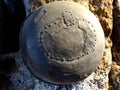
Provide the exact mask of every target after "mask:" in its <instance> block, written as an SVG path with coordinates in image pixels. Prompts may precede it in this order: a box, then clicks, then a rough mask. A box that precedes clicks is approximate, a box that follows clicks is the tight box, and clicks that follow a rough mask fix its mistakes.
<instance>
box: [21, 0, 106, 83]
mask: <svg viewBox="0 0 120 90" xmlns="http://www.w3.org/2000/svg"><path fill="white" fill-rule="evenodd" d="M104 40H105V39H104V33H103V30H102V28H101V25H100V23H99V21H98V20H97V18H96V17H95V16H94V15H93V14H92V13H91V12H90V11H89V10H88V9H86V8H85V7H83V6H81V5H79V4H77V3H74V2H68V1H60V2H54V3H49V4H46V5H44V6H41V7H40V8H39V9H37V10H35V11H34V12H33V13H32V14H31V15H30V16H29V17H28V18H27V19H26V21H25V23H24V25H23V27H22V32H21V34H20V46H21V52H22V56H23V59H24V61H25V63H26V64H27V66H28V68H29V69H30V71H31V72H32V73H33V74H34V75H35V76H37V77H38V78H40V79H42V80H44V81H46V82H50V83H53V84H69V83H72V82H77V81H79V80H83V79H85V78H86V77H87V76H88V75H90V74H91V73H92V72H93V71H94V70H95V69H96V67H97V65H98V64H99V62H100V60H101V58H102V55H103V52H104V46H105V41H104Z"/></svg>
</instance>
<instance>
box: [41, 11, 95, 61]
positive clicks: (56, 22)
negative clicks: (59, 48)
mask: <svg viewBox="0 0 120 90" xmlns="http://www.w3.org/2000/svg"><path fill="white" fill-rule="evenodd" d="M66 12H67V11H66ZM70 13H71V12H70ZM82 20H83V21H86V20H85V19H82ZM62 22H63V21H62V20H59V21H55V22H54V23H51V24H49V25H46V26H45V27H44V29H48V28H50V27H52V25H57V24H59V23H62ZM88 24H90V22H89V21H88ZM70 26H71V25H70ZM91 26H92V27H93V25H92V24H91ZM44 29H43V31H42V33H40V43H41V44H42V47H43V48H44V50H45V52H46V53H47V57H49V58H50V59H54V60H60V61H74V60H79V59H80V58H82V57H84V56H85V55H88V54H89V53H90V52H92V51H94V49H93V48H94V47H95V44H93V45H92V46H93V48H91V50H90V51H87V52H86V54H81V55H80V56H78V57H74V58H70V59H66V58H60V57H57V56H53V55H52V54H51V53H49V52H48V51H47V49H46V48H45V47H44V46H45V45H44V42H43V38H44V37H43V33H46V32H44ZM94 32H95V30H94ZM95 37H96V35H95ZM95 41H96V39H95Z"/></svg>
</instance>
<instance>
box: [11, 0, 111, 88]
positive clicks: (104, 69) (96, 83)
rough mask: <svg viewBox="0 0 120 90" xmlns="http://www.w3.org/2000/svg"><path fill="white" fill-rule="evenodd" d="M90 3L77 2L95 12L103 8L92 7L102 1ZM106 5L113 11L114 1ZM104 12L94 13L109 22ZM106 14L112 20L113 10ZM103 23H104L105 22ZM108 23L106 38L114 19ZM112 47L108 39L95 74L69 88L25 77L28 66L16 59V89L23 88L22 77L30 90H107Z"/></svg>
mask: <svg viewBox="0 0 120 90" xmlns="http://www.w3.org/2000/svg"><path fill="white" fill-rule="evenodd" d="M89 1H90V0H80V1H79V0H77V1H76V2H79V3H82V4H83V5H84V6H86V7H89V6H90V9H91V8H93V9H94V10H95V9H96V10H95V11H97V10H99V8H101V7H99V6H95V7H92V4H93V6H94V3H96V4H100V5H101V4H103V3H102V2H101V0H100V1H98V0H94V1H90V2H91V3H90V4H89ZM102 1H104V0H102ZM46 2H47V3H48V2H49V1H44V0H42V4H45V3H46ZM32 3H34V2H32ZM40 3H41V2H40ZM105 3H109V4H108V5H110V7H111V9H112V0H108V1H105ZM88 5H89V6H88ZM36 7H37V6H36ZM102 8H103V9H102V10H103V11H104V9H106V8H109V7H106V6H103V7H102ZM102 10H101V12H100V11H99V13H95V12H94V11H93V12H94V13H95V15H97V16H98V17H99V16H101V18H99V19H102V17H103V20H105V19H106V20H108V19H107V18H104V17H105V15H101V14H103V11H102ZM106 12H107V14H109V16H110V17H111V18H112V10H110V12H108V11H107V9H106V11H104V13H106ZM109 20H110V19H109ZM100 21H101V22H102V20H100ZM103 23H104V21H103ZM108 23H109V22H108ZM108 23H105V25H104V26H107V27H108V28H105V29H104V31H105V30H106V31H108V32H107V33H106V36H109V35H110V33H111V30H112V24H111V23H112V19H111V20H110V23H109V24H108ZM109 25H110V27H109ZM111 46H112V43H111V40H110V38H109V37H106V49H105V52H104V56H103V58H102V61H101V64H100V65H99V67H98V68H97V69H96V71H95V72H94V73H93V74H91V75H90V76H89V77H88V78H87V79H85V80H83V81H81V82H79V83H76V84H72V85H69V86H54V85H50V84H47V83H45V82H42V83H41V81H39V80H37V79H36V78H35V77H34V79H32V78H33V76H32V74H30V73H27V75H24V74H25V72H26V71H25V72H24V70H27V72H29V70H28V69H27V68H26V66H24V63H23V61H22V59H21V58H20V57H18V58H16V63H17V65H19V64H20V65H19V68H18V69H19V70H18V72H17V73H16V74H14V75H12V77H11V81H12V83H13V86H14V88H19V87H20V86H22V84H21V83H19V82H18V79H19V78H20V77H22V79H24V80H23V81H25V83H24V86H23V87H22V88H27V89H28V87H29V86H33V87H31V88H32V89H33V88H34V90H46V89H47V90H54V89H55V90H56V88H58V90H67V89H66V87H67V88H69V89H70V88H72V90H107V89H108V87H109V86H108V79H109V78H108V74H109V71H110V69H111V60H112V58H111ZM18 61H19V62H18ZM22 67H24V69H21V68H22ZM20 72H22V73H21V74H20ZM15 77H16V78H15ZM26 78H27V79H26ZM27 80H31V82H32V84H31V83H30V84H29V85H27ZM32 80H33V81H32ZM14 81H15V82H14ZM16 83H17V85H16ZM50 88H52V89H50ZM69 89H68V90H69ZM23 90H26V89H23Z"/></svg>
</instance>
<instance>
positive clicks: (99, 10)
mask: <svg viewBox="0 0 120 90" xmlns="http://www.w3.org/2000/svg"><path fill="white" fill-rule="evenodd" d="M112 3H113V0H89V6H90V10H91V11H92V12H93V13H94V14H95V15H96V16H98V18H99V20H100V22H101V24H102V27H103V30H104V32H105V36H106V37H108V36H111V34H112V27H113V26H112V20H113V19H112V9H113V6H112Z"/></svg>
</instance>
